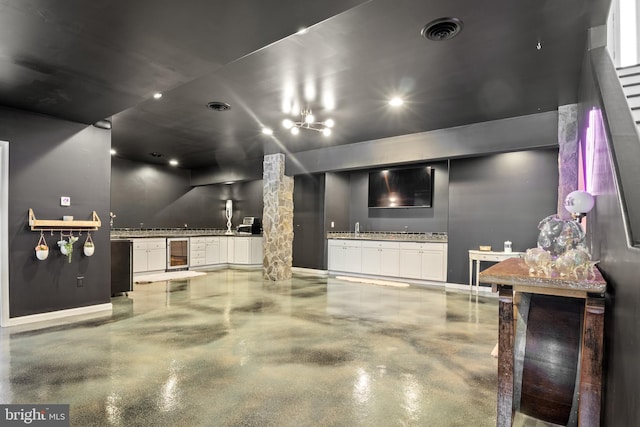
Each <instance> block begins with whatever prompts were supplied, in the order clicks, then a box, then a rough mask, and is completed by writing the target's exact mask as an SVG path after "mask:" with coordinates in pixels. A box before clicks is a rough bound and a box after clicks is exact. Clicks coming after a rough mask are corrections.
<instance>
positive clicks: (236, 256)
mask: <svg viewBox="0 0 640 427" xmlns="http://www.w3.org/2000/svg"><path fill="white" fill-rule="evenodd" d="M249 259H251V237H233V262H234V264H249Z"/></svg>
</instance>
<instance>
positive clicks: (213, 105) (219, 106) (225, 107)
mask: <svg viewBox="0 0 640 427" xmlns="http://www.w3.org/2000/svg"><path fill="white" fill-rule="evenodd" d="M207 108H208V109H210V110H213V111H229V110H230V109H231V105H229V104H227V103H226V102H219V101H213V102H209V103H208V104H207Z"/></svg>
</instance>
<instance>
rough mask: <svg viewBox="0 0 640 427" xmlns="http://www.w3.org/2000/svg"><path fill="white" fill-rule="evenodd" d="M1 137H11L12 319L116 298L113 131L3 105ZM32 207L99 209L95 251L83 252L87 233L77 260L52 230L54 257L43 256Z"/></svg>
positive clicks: (45, 213)
mask: <svg viewBox="0 0 640 427" xmlns="http://www.w3.org/2000/svg"><path fill="white" fill-rule="evenodd" d="M0 137H1V138H2V139H4V140H7V141H9V218H8V220H9V247H10V248H11V251H10V253H9V294H10V307H9V316H10V317H17V316H25V315H29V314H37V313H44V312H49V311H55V310H62V309H67V308H75V307H83V306H88V305H94V304H102V303H108V302H109V301H110V296H111V284H110V268H109V266H110V251H109V227H108V224H109V185H110V162H111V156H110V154H109V149H110V147H111V131H109V130H104V129H98V128H95V127H92V126H89V127H87V125H84V124H78V123H72V122H67V121H62V120H57V119H53V118H49V117H46V116H40V115H36V114H30V113H25V112H22V111H18V110H12V109H6V108H0ZM61 196H69V197H71V206H70V207H61V206H60V197H61ZM29 208H32V209H33V210H34V212H35V214H36V217H37V218H38V219H62V216H63V215H73V216H74V217H75V218H76V219H91V212H92V211H94V210H95V211H96V212H97V214H98V216H99V217H100V218H101V219H102V224H103V227H102V228H101V229H100V230H98V231H95V232H93V233H92V238H93V240H94V242H95V245H96V251H95V254H94V255H93V256H92V257H85V256H84V255H83V254H82V244H83V243H84V239H85V238H86V233H85V234H83V236H82V237H81V238H80V240H79V241H78V242H76V244H75V250H74V254H73V257H72V262H71V263H70V264H69V263H68V262H67V258H66V257H65V256H63V255H62V254H60V251H59V249H58V246H57V244H56V242H57V241H58V240H60V236H59V234H54V235H53V236H51V235H50V234H47V235H46V240H47V244H48V245H49V248H50V253H49V258H48V259H46V260H44V261H38V260H37V259H36V257H35V252H34V247H35V245H36V243H37V242H38V238H39V233H38V232H33V231H31V230H30V228H29V227H28V220H27V212H28V210H29ZM76 236H77V234H76ZM78 276H83V277H84V286H83V287H77V280H76V278H77V277H78Z"/></svg>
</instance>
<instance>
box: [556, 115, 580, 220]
mask: <svg viewBox="0 0 640 427" xmlns="http://www.w3.org/2000/svg"><path fill="white" fill-rule="evenodd" d="M558 145H559V147H560V151H559V153H558V216H559V217H560V218H562V219H570V218H571V214H570V213H569V212H568V211H567V210H566V209H565V208H564V199H565V197H567V194H569V193H571V192H572V191H575V190H577V189H578V104H570V105H561V106H560V107H558Z"/></svg>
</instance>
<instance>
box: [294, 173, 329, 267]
mask: <svg viewBox="0 0 640 427" xmlns="http://www.w3.org/2000/svg"><path fill="white" fill-rule="evenodd" d="M324 194H325V176H324V174H315V175H296V176H295V177H294V187H293V233H294V234H293V265H294V266H296V267H304V268H313V269H319V270H322V269H324V268H325V266H324V251H323V248H324V240H325V238H324V228H325V226H324Z"/></svg>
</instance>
